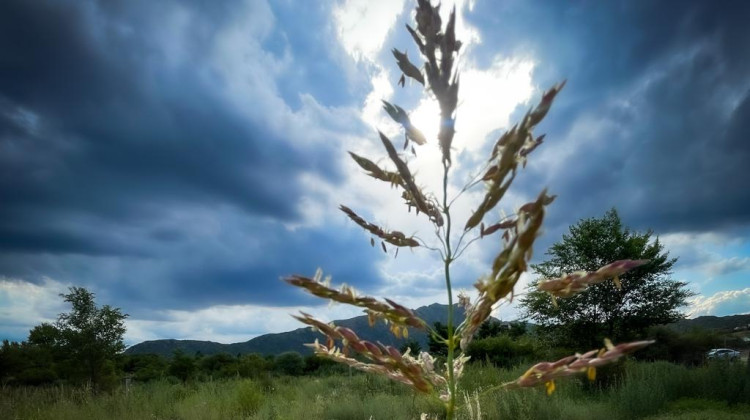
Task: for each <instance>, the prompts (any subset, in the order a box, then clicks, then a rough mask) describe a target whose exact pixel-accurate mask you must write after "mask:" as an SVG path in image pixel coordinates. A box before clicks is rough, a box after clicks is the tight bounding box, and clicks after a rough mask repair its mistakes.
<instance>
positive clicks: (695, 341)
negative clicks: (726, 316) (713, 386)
mask: <svg viewBox="0 0 750 420" xmlns="http://www.w3.org/2000/svg"><path fill="white" fill-rule="evenodd" d="M648 336H649V338H650V339H653V340H656V343H654V344H652V345H651V346H649V347H648V348H646V349H644V350H643V351H641V352H640V353H638V354H637V355H636V357H637V358H638V359H641V360H649V361H656V360H665V361H668V362H673V363H681V364H684V365H690V366H696V365H699V364H702V363H703V362H704V361H705V360H706V352H708V351H709V350H710V349H712V348H716V347H720V344H721V338H720V337H719V335H718V334H717V333H715V332H713V331H708V330H704V329H697V328H696V329H693V330H691V331H689V332H687V333H683V334H680V333H678V332H675V331H673V330H671V329H669V328H668V327H664V326H659V327H654V328H651V329H650V330H649V332H648Z"/></svg>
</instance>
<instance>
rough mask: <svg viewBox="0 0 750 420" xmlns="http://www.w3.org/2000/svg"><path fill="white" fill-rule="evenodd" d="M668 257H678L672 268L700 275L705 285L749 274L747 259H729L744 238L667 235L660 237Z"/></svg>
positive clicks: (741, 257)
mask: <svg viewBox="0 0 750 420" xmlns="http://www.w3.org/2000/svg"><path fill="white" fill-rule="evenodd" d="M659 240H660V241H661V242H662V243H663V244H664V248H665V249H666V250H668V251H669V252H670V255H672V256H675V257H679V259H678V261H677V264H676V266H675V268H676V269H677V270H685V271H687V270H690V271H691V272H692V273H700V274H702V275H703V276H704V278H705V279H707V281H711V280H713V279H715V278H717V277H720V276H723V275H726V274H731V273H734V272H738V271H748V270H750V257H744V256H736V255H729V254H730V253H732V252H736V251H734V250H736V249H737V248H738V247H740V246H741V245H742V242H743V238H741V237H735V236H730V235H729V234H725V233H719V232H706V233H686V232H681V233H669V234H666V235H662V236H660V237H659Z"/></svg>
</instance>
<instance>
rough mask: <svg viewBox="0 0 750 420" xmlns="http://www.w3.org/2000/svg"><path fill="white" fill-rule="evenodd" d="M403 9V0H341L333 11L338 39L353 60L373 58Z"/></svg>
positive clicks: (372, 59)
mask: <svg viewBox="0 0 750 420" xmlns="http://www.w3.org/2000/svg"><path fill="white" fill-rule="evenodd" d="M403 9H404V0H387V1H377V2H362V1H356V0H346V1H344V2H343V3H341V4H340V5H339V7H336V8H334V10H333V18H334V21H335V22H336V27H337V34H338V38H339V42H341V44H342V45H343V46H344V48H345V49H346V51H347V52H348V53H349V54H350V55H351V56H352V57H354V59H356V60H362V59H367V60H369V61H375V60H374V58H375V55H376V54H377V53H378V52H380V50H381V48H382V47H383V41H384V40H385V38H386V35H387V34H388V32H390V31H391V30H392V29H393V26H394V25H395V23H396V21H397V18H398V17H399V15H400V14H401V12H402V11H403Z"/></svg>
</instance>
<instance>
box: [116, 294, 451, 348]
mask: <svg viewBox="0 0 750 420" xmlns="http://www.w3.org/2000/svg"><path fill="white" fill-rule="evenodd" d="M414 312H415V314H416V315H417V316H419V317H420V318H422V319H423V320H425V321H426V322H427V324H428V325H433V324H434V323H435V322H441V323H443V324H446V323H447V321H448V305H442V304H439V303H433V304H432V305H429V306H422V307H420V308H418V309H415V310H414ZM454 318H455V322H456V323H457V324H458V323H460V322H462V321H463V320H464V318H465V315H464V310H463V308H461V307H459V306H458V305H456V310H455V311H454ZM334 324H336V325H337V326H341V327H347V328H351V329H352V330H354V331H356V332H357V334H358V335H359V336H360V337H361V338H363V339H365V340H368V341H371V342H381V343H383V344H386V345H392V346H395V347H399V346H401V345H402V344H403V343H404V342H405V341H406V340H404V339H399V338H396V337H395V336H394V335H393V334H392V333H391V332H390V330H389V329H388V326H386V325H385V324H384V323H383V322H382V321H379V322H378V323H377V324H376V325H375V326H373V327H370V325H369V323H368V320H367V316H366V315H362V316H358V317H354V318H350V319H345V320H339V321H334ZM316 338H317V339H322V338H323V335H321V334H320V333H319V332H317V331H313V330H312V329H311V328H310V327H303V328H298V329H296V330H293V331H288V332H283V333H277V334H264V335H260V336H258V337H255V338H252V339H250V340H248V341H245V342H242V343H232V344H221V343H216V342H213V341H199V340H151V341H144V342H142V343H139V344H136V345H134V346H132V347H129V348H128V349H127V350H125V354H159V355H162V356H167V357H170V356H172V354H174V352H175V351H181V352H183V353H185V354H196V353H198V352H200V353H201V354H203V355H206V356H208V355H212V354H218V353H228V354H233V355H237V354H248V353H260V354H263V355H268V354H279V353H283V352H287V351H296V352H298V353H300V354H311V353H312V351H311V350H310V349H309V348H308V347H305V343H312V342H314V341H315V339H316ZM409 340H414V341H417V342H418V343H419V344H420V345H421V346H422V348H427V333H426V332H425V331H420V330H416V329H413V328H409Z"/></svg>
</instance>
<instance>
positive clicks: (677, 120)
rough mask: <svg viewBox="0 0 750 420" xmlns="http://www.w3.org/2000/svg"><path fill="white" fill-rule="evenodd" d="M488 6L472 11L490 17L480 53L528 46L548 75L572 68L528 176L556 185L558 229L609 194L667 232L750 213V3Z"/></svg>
mask: <svg viewBox="0 0 750 420" xmlns="http://www.w3.org/2000/svg"><path fill="white" fill-rule="evenodd" d="M489 7H494V6H493V4H492V2H478V4H477V7H476V9H475V10H474V11H473V13H471V14H470V19H471V20H472V21H474V22H476V23H477V24H478V25H479V26H480V27H481V29H482V38H483V43H482V45H481V46H480V47H479V48H478V50H477V55H478V56H480V57H482V56H485V57H486V56H489V57H491V54H494V53H497V52H501V53H504V54H511V53H520V54H521V55H523V54H524V53H530V54H531V55H532V56H533V57H534V58H535V60H536V61H537V69H536V70H535V81H537V82H538V83H539V84H540V85H541V87H543V88H546V87H547V86H550V85H552V84H553V83H555V82H557V81H559V80H561V79H563V78H567V79H568V85H567V87H566V88H565V90H564V91H563V93H562V94H561V95H560V97H559V100H558V101H557V104H556V106H555V107H554V108H553V111H552V112H551V113H550V115H549V116H548V119H547V121H545V123H544V124H543V126H542V127H541V131H546V132H549V133H551V134H552V135H550V136H548V138H547V141H546V143H545V145H544V146H543V147H542V148H540V149H539V151H538V152H535V154H536V156H532V157H531V159H530V160H531V161H532V162H531V164H530V167H529V168H528V169H527V171H526V173H524V174H523V177H521V178H520V180H521V183H520V184H519V186H520V188H521V189H523V190H524V191H534V190H536V189H538V188H539V186H543V185H548V186H550V188H551V189H552V191H554V192H555V193H557V194H559V198H558V200H557V201H556V202H555V204H554V206H553V208H552V209H551V214H550V220H549V222H550V223H549V224H548V226H550V229H551V230H552V231H553V232H555V234H556V235H559V232H560V231H562V230H564V229H565V227H566V226H567V225H569V224H571V223H574V222H575V221H576V220H578V219H579V218H582V217H590V216H601V215H602V214H603V213H604V212H605V211H606V210H607V209H608V208H610V207H612V206H616V207H617V208H618V209H619V210H620V211H621V214H622V216H623V219H624V220H625V221H626V223H629V224H632V225H634V227H637V228H641V229H645V228H654V229H655V230H656V231H657V232H658V233H666V232H670V231H710V230H713V229H723V230H728V229H730V228H732V227H734V226H737V225H747V224H748V223H750V188H747V179H749V178H750V170H748V167H747V162H748V159H749V158H750V142H748V137H750V125H749V124H748V123H747V121H748V120H749V119H750V105H748V101H750V90H749V89H750V49H748V48H747V45H746V43H747V40H748V39H750V27H748V26H747V22H748V20H750V4H748V3H747V2H743V1H728V2H720V3H716V2H704V1H659V2H653V1H647V0H643V1H617V2H595V1H578V2H555V1H532V2H518V1H516V2H508V3H504V6H503V7H501V9H502V10H501V11H500V12H499V13H498V12H497V11H494V13H490V10H488V9H487V8H489ZM488 54H489V55H488ZM524 111H525V110H524ZM519 118H520V116H519ZM541 131H540V132H541ZM562 156H566V157H562ZM560 159H565V160H564V161H562V162H560ZM534 160H541V161H543V162H544V164H540V165H537V166H535V165H534V162H533V161H534ZM549 162H559V164H553V165H549V164H548V163H549Z"/></svg>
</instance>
